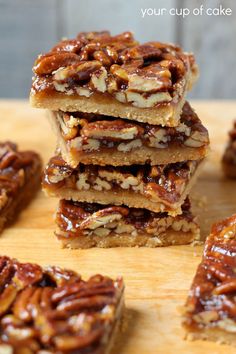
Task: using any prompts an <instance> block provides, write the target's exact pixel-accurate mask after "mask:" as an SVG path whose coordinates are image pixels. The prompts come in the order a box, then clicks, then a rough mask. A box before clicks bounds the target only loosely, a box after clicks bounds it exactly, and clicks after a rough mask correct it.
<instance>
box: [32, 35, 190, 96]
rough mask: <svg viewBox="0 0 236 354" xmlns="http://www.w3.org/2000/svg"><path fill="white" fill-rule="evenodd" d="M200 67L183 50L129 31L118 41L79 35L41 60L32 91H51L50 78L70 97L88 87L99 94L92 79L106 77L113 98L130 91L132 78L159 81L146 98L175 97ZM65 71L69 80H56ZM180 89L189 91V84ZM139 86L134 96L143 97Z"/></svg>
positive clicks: (146, 93) (132, 88)
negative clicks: (144, 40)
mask: <svg viewBox="0 0 236 354" xmlns="http://www.w3.org/2000/svg"><path fill="white" fill-rule="evenodd" d="M195 66H196V65H195V60H194V57H193V55H191V54H187V53H184V52H183V51H182V50H181V48H180V47H178V46H174V45H172V44H166V43H160V42H148V43H145V44H142V45H140V44H139V43H138V42H137V41H136V40H135V39H134V37H133V35H132V34H131V33H130V32H124V33H122V34H119V35H117V36H111V35H110V33H109V32H108V31H103V32H88V33H79V34H78V36H77V38H75V39H73V40H63V41H61V42H60V43H58V45H56V46H55V47H54V48H52V50H51V51H50V52H48V53H46V54H43V55H40V56H39V57H38V58H37V60H36V62H35V65H34V67H33V71H34V73H35V78H34V82H33V86H32V89H33V91H34V92H38V91H42V90H44V89H46V90H48V89H49V91H50V79H51V78H52V77H53V79H54V80H55V81H56V82H57V83H59V84H62V85H65V84H66V85H67V91H68V92H69V91H70V90H72V91H73V93H74V94H76V93H77V92H76V87H78V86H79V87H83V88H88V89H89V90H90V92H91V93H93V92H98V91H99V89H98V88H97V87H96V86H94V82H91V81H90V79H91V77H92V75H93V76H94V77H97V78H99V77H100V74H101V73H102V72H105V73H106V81H107V83H112V84H111V85H110V86H109V84H108V86H107V87H106V89H101V92H103V93H104V92H107V94H108V95H110V94H111V95H113V94H114V93H116V92H125V91H126V89H127V86H128V79H127V77H128V75H131V76H135V77H137V78H140V79H141V80H143V78H146V79H148V80H149V79H150V80H153V79H155V80H158V85H154V89H152V88H150V90H149V91H148V92H147V89H146V88H144V91H143V93H144V96H145V97H146V98H147V96H148V95H150V94H152V93H153V92H157V91H159V92H168V93H169V94H170V95H173V91H174V90H176V89H177V86H178V85H179V84H180V83H181V81H182V80H183V79H184V78H185V76H186V74H187V73H188V72H189V70H190V68H191V69H192V68H193V70H194V67H195ZM60 68H65V69H66V76H65V77H64V76H63V77H60V78H57V74H55V72H56V71H57V70H58V69H60ZM41 79H42V80H41ZM44 79H45V80H44ZM48 83H49V85H48ZM132 85H133V84H132ZM181 85H182V86H185V84H184V83H182V84H181ZM138 86H140V85H137V84H135V85H133V86H132V87H131V90H130V91H133V92H139V90H140V89H139V88H138ZM54 90H55V88H54ZM70 94H72V93H70ZM167 102H168V101H167Z"/></svg>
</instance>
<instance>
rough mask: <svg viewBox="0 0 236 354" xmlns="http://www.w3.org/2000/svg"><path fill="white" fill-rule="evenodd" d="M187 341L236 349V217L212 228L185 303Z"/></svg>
mask: <svg viewBox="0 0 236 354" xmlns="http://www.w3.org/2000/svg"><path fill="white" fill-rule="evenodd" d="M184 326H185V328H186V329H187V331H188V337H190V339H197V338H201V339H209V340H215V341H218V342H227V343H232V344H234V345H236V338H235V332H236V214H234V215H233V216H231V217H229V218H227V219H225V220H222V221H221V222H218V223H216V224H214V225H213V227H212V230H211V234H210V235H209V236H208V238H207V240H206V244H205V249H204V255H203V259H202V262H201V264H200V265H199V267H198V269H197V273H196V275H195V278H194V280H193V284H192V287H191V290H190V293H189V297H188V299H187V303H186V306H185V315H184Z"/></svg>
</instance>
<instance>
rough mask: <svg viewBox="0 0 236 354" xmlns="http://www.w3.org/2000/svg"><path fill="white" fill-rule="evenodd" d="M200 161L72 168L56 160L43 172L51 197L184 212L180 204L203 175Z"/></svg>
mask: <svg viewBox="0 0 236 354" xmlns="http://www.w3.org/2000/svg"><path fill="white" fill-rule="evenodd" d="M200 165H201V161H188V162H184V163H179V164H170V165H164V166H162V165H160V166H153V167H151V166H148V165H145V166H135V165H134V166H128V167H116V168H114V167H112V166H105V167H101V166H94V165H90V166H89V165H83V166H82V165H80V166H79V167H78V168H77V169H72V168H70V167H69V166H68V165H66V164H65V162H64V161H63V160H62V159H61V157H60V156H57V157H54V158H52V159H51V160H50V161H49V164H48V166H47V167H46V169H45V172H44V178H43V189H44V190H45V192H46V193H47V194H48V195H50V196H56V197H59V198H62V199H68V200H70V199H71V200H73V201H80V202H88V203H96V202H97V203H100V204H115V205H121V204H125V205H127V206H129V207H134V208H146V209H149V210H152V211H155V212H165V211H166V212H168V213H169V214H170V215H178V214H180V213H181V205H182V203H183V202H184V200H185V198H186V196H187V195H188V193H189V191H190V189H191V188H192V186H193V184H194V182H195V180H196V179H197V177H198V175H199V172H200Z"/></svg>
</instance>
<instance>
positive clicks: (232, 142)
mask: <svg viewBox="0 0 236 354" xmlns="http://www.w3.org/2000/svg"><path fill="white" fill-rule="evenodd" d="M222 165H223V170H224V173H225V175H226V176H227V177H230V178H236V120H235V121H234V123H233V129H232V130H231V131H230V132H229V142H228V146H227V147H226V150H225V153H224V156H223V159H222Z"/></svg>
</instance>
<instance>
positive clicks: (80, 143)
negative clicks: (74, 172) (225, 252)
mask: <svg viewBox="0 0 236 354" xmlns="http://www.w3.org/2000/svg"><path fill="white" fill-rule="evenodd" d="M48 115H49V118H50V121H51V124H52V126H53V129H54V131H55V133H56V135H57V142H58V147H59V148H60V151H61V154H62V157H63V159H64V160H65V161H66V162H67V163H68V164H69V165H70V166H71V167H77V166H78V164H79V163H85V164H95V165H101V166H102V165H112V166H124V165H133V164H145V163H150V164H151V165H159V164H167V163H175V162H181V161H187V160H199V159H201V158H204V157H205V155H206V153H207V150H208V146H209V136H208V132H207V130H206V129H205V127H204V126H203V125H202V123H201V121H200V120H199V118H198V117H197V115H196V113H195V112H194V111H193V110H192V108H191V107H190V105H189V104H188V103H185V105H184V109H183V112H182V114H181V120H180V125H179V126H178V127H177V128H168V127H161V126H155V125H149V124H147V123H137V122H132V121H129V120H120V119H114V118H112V117H107V116H101V115H96V114H83V113H81V112H76V113H74V114H71V113H63V112H61V111H60V112H50V113H49V114H48Z"/></svg>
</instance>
